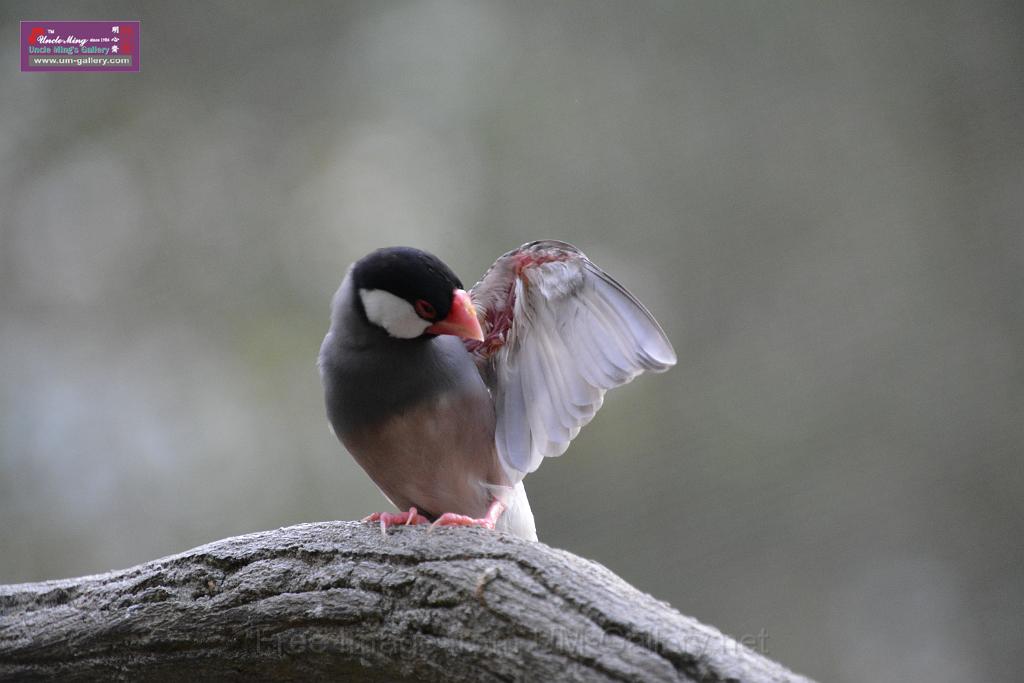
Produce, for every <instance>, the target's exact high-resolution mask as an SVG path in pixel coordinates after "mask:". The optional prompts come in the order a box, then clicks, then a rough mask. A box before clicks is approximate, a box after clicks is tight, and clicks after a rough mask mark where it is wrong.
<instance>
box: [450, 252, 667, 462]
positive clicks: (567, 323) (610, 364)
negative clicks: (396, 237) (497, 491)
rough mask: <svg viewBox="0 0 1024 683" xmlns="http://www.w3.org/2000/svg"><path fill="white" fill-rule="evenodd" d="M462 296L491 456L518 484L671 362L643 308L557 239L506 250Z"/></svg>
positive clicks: (662, 336) (660, 334)
mask: <svg viewBox="0 0 1024 683" xmlns="http://www.w3.org/2000/svg"><path fill="white" fill-rule="evenodd" d="M470 295H471V296H472V298H473V303H474V305H475V306H476V307H477V312H478V314H479V315H480V318H481V327H482V328H483V330H484V340H483V341H482V342H477V341H472V340H470V341H467V342H466V348H467V349H468V350H469V351H470V352H471V353H472V354H473V355H474V356H475V359H476V362H477V367H478V368H479V369H480V371H481V374H482V375H483V377H484V379H485V380H486V381H487V383H488V386H489V387H490V388H491V391H492V393H493V395H494V403H495V409H496V412H497V425H496V427H495V437H494V439H495V444H496V446H497V450H498V454H499V455H500V456H501V460H502V463H503V464H504V465H505V466H506V468H510V469H511V470H514V472H510V475H513V476H515V475H518V478H519V479H521V478H522V477H523V476H525V475H526V474H527V473H529V472H532V471H534V470H535V469H537V468H538V467H539V466H540V463H541V461H542V460H543V459H544V457H553V456H558V455H561V454H562V453H564V452H565V450H566V448H568V447H569V442H570V441H572V440H573V439H574V438H575V437H576V435H577V434H578V433H579V431H580V428H581V427H583V425H585V424H587V423H588V422H590V420H591V419H592V418H593V417H594V414H595V413H597V411H598V409H599V408H600V407H601V403H602V402H603V401H604V393H605V391H607V390H608V389H611V388H612V387H617V386H619V385H621V384H625V383H626V382H629V381H630V380H632V379H633V378H634V377H636V376H637V375H639V374H640V373H641V372H643V371H644V370H650V371H653V372H661V371H664V370H667V369H668V368H670V367H671V366H672V365H674V364H675V362H676V354H675V351H674V350H673V349H672V344H671V343H670V342H669V340H668V338H667V337H666V336H665V333H664V332H663V331H662V329H661V326H659V325H658V323H657V321H655V319H654V317H653V316H652V315H651V314H650V313H649V312H648V311H647V309H646V308H644V306H643V304H641V303H640V302H639V301H637V300H636V298H635V297H634V296H633V295H632V294H630V293H629V292H628V291H626V288H625V287H623V286H622V285H620V284H619V283H618V282H616V281H615V280H613V279H612V278H611V276H609V275H608V274H607V273H605V272H604V271H603V270H601V269H600V268H598V267H597V266H596V265H594V263H592V262H591V261H590V259H588V258H587V257H586V256H585V255H584V254H583V252H581V251H580V250H578V249H577V248H576V247H574V246H572V245H571V244H567V243H565V242H557V241H554V240H545V241H541V242H531V243H529V244H525V245H523V246H522V247H520V248H519V249H516V250H514V251H510V252H508V253H507V254H505V255H504V256H502V257H501V258H499V259H498V260H497V261H496V262H495V264H494V265H493V266H491V268H490V270H488V271H487V273H485V274H484V277H483V279H482V280H480V282H478V283H477V284H476V285H475V286H474V287H473V289H472V291H471V292H470Z"/></svg>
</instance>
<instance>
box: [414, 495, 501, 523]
mask: <svg viewBox="0 0 1024 683" xmlns="http://www.w3.org/2000/svg"><path fill="white" fill-rule="evenodd" d="M504 511H505V505H504V503H502V502H501V501H500V500H495V501H493V502H492V503H491V506H490V507H489V508H487V514H486V515H485V516H483V517H480V518H479V519H478V518H475V517H468V516H466V515H460V514H458V513H456V512H446V513H444V514H443V515H441V516H440V517H438V518H437V520H436V521H435V522H434V523H433V524H431V525H430V531H433V530H434V529H436V528H437V527H439V526H482V527H483V528H485V529H494V525H495V523H496V522H497V521H498V517H501V513H502V512H504Z"/></svg>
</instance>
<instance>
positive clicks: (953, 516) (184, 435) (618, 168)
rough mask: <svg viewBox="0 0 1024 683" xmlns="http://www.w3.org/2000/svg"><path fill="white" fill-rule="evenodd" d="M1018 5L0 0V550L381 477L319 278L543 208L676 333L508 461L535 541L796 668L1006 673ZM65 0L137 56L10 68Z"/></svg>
mask: <svg viewBox="0 0 1024 683" xmlns="http://www.w3.org/2000/svg"><path fill="white" fill-rule="evenodd" d="M1022 7H1024V6H1022V5H1021V4H1019V3H1005V4H986V3H950V2H924V1H922V2H916V3H915V2H908V3H898V4H894V3H874V4H861V3H858V4H848V3H835V4H823V3H817V2H783V3H760V2H735V1H730V2H722V3H711V2H708V3H695V2H640V3H632V2H617V3H613V2H558V3H546V2H522V3H520V2H516V3H512V2H503V3H495V2H469V1H466V2H416V3H405V2H402V3H398V2H387V3H379V2H363V3H352V2H345V3H327V2H322V3H312V2H307V3H301V2H291V3H251V2H246V3H242V2H238V3H220V4H207V3H195V4H193V3H184V2H180V3H162V4H158V3H141V4H140V3H117V2H82V3H75V4H74V5H73V6H72V5H70V4H67V3H50V2H31V3H28V2H24V3H19V2H4V3H3V4H2V5H0V36H3V37H4V39H3V41H2V44H0V207H2V211H0V376H2V383H0V582H5V583H9V582H20V581H34V580H40V579H46V578H55V577H64V576H71V575H77V574H84V573H89V572H98V571H102V570H106V569H110V568H117V567H124V566H128V565H131V564H134V563H137V562H141V561H144V560H148V559H152V558H155V557H158V556H161V555H165V554H169V553H173V552H176V551H180V550H184V549H186V548H189V547H191V546H195V545H198V544H200V543H203V542H206V541H209V540H213V539H217V538H220V537H224V536H229V535H233V534H239V533H242V532H248V531H255V530H260V529H266V528H274V527H277V526H281V525H287V524H292V523H296V522H302V521H312V520H321V519H351V518H356V517H360V516H362V515H364V514H366V513H368V512H370V511H373V510H375V509H381V508H382V506H383V505H384V501H383V500H382V499H381V497H380V496H379V494H378V493H377V491H376V489H375V488H374V487H373V485H372V484H371V483H370V481H369V480H368V479H367V478H366V476H365V475H364V474H363V473H362V472H361V470H359V469H358V467H357V466H356V465H355V464H354V463H353V461H352V460H351V459H350V458H349V457H348V456H347V455H346V454H345V453H344V452H343V451H342V449H341V447H340V446H339V445H338V444H337V443H336V442H335V441H334V439H333V438H332V437H331V435H330V434H329V432H328V430H327V425H326V421H325V419H324V417H323V408H322V403H321V400H322V399H321V392H320V385H319V379H318V376H317V372H316V367H315V359H316V354H317V349H318V345H319V343H320V339H321V337H322V335H323V333H324V332H325V330H326V327H327V315H328V304H329V301H330V297H331V294H332V293H333V291H334V289H335V288H336V287H337V285H338V282H339V281H340V279H341V277H342V275H343V273H344V270H345V268H346V267H347V266H348V264H349V263H350V262H351V261H353V260H354V259H356V258H358V257H359V256H361V255H363V254H364V253H365V252H367V251H369V250H370V249H372V248H374V247H377V246H381V245H389V244H408V245H414V246H418V247H421V248H425V249H428V250H430V251H433V252H435V253H437V254H438V255H439V256H441V257H442V258H443V259H444V260H446V261H447V262H448V263H449V264H450V265H451V266H452V267H453V268H454V269H455V270H456V271H457V272H458V273H460V274H461V275H462V276H463V279H464V280H466V282H467V284H469V283H472V282H474V281H475V280H476V278H477V277H478V276H479V275H480V274H482V273H483V271H484V270H485V269H486V268H487V266H488V265H490V263H491V262H492V261H493V259H494V258H495V257H497V256H498V255H499V254H501V253H502V252H504V251H506V250H507V249H510V248H513V247H515V246H518V245H519V244H521V243H523V242H525V241H528V240H530V239H535V238H543V237H552V238H559V239H564V240H568V241H570V242H573V243H575V244H577V245H578V246H580V247H581V248H582V249H583V250H584V251H586V252H587V253H588V254H589V255H590V256H591V258H593V259H594V260H595V261H596V262H598V263H599V264H601V265H603V266H604V267H605V268H606V269H608V270H609V271H610V272H611V273H612V274H614V275H615V276H616V277H618V278H619V279H620V280H621V281H622V282H623V283H624V284H626V286H627V287H629V288H630V289H632V290H633V292H635V293H636V294H637V295H638V296H639V298H640V299H641V300H643V301H644V302H645V303H647V304H648V305H649V307H650V308H651V310H652V311H653V312H654V313H655V315H656V316H657V317H658V318H659V319H660V321H661V322H662V324H663V326H664V327H665V329H666V331H667V332H668V334H669V336H670V337H671V339H672V340H673V341H674V343H675V345H676V348H677V350H678V352H679V357H680V363H679V365H678V366H677V367H676V368H675V369H674V370H672V371H671V372H670V373H668V374H665V375H659V376H645V377H642V378H640V379H638V380H637V381H636V382H634V383H633V384H631V385H629V386H627V387H625V388H623V389H620V390H617V391H614V392H612V393H611V394H610V395H609V396H608V400H607V402H606V403H605V408H604V409H603V410H602V412H601V413H600V415H599V416H598V418H597V419H596V420H595V421H594V422H593V423H592V424H591V425H590V426H589V427H587V428H586V429H585V430H584V431H583V433H582V434H581V435H580V437H579V438H578V439H577V440H576V442H575V443H574V445H573V447H572V448H571V449H570V451H569V454H567V455H566V456H565V457H563V458H560V459H557V460H552V461H549V462H547V463H546V464H545V465H544V467H542V468H541V470H540V471H539V472H537V473H536V474H534V475H532V476H531V477H530V478H529V479H528V480H527V487H528V490H529V491H530V495H531V499H532V501H533V508H534V511H535V513H536V516H537V521H538V527H539V530H540V534H541V538H542V539H543V540H544V541H546V542H547V543H549V544H552V545H555V546H559V547H563V548H567V549H569V550H572V551H574V552H576V553H579V554H581V555H584V556H586V557H589V558H593V559H595V560H597V561H599V562H601V563H603V564H605V565H607V566H608V567H610V568H611V569H613V570H614V571H616V572H618V573H619V574H621V575H622V576H623V577H625V578H626V579H627V580H629V581H631V582H633V583H635V584H636V585H637V586H639V587H641V588H642V589H644V590H647V591H649V592H651V593H653V594H654V595H656V596H658V597H660V598H663V599H665V600H668V601H670V602H671V603H672V604H673V605H675V606H676V607H677V608H679V609H680V610H681V611H683V612H685V613H687V614H690V615H693V616H696V617H698V618H699V619H701V620H703V621H705V622H708V623H711V624H714V625H716V626H718V627H719V628H721V629H722V630H724V631H725V632H727V633H729V634H731V635H733V636H735V637H742V636H744V635H756V634H758V633H761V632H762V631H763V632H764V633H766V634H767V636H768V638H767V641H766V643H765V644H766V649H767V652H768V654H769V655H770V656H772V657H774V658H777V659H779V660H780V661H782V662H783V663H785V664H786V665H788V666H790V667H792V668H794V669H796V670H798V671H800V672H802V673H805V674H808V675H810V676H814V677H817V678H820V679H822V680H829V681H851V682H852V681H866V680H899V681H910V680H928V681H932V682H936V681H966V680H979V681H980V680H985V681H1001V680H1002V681H1010V680H1015V679H1017V676H1019V665H1020V635H1021V633H1022V632H1024V618H1022V612H1024V543H1022V540H1021V538H1022V533H1024V528H1022V526H1024V524H1022V522H1024V495H1022V494H1024V467H1022V456H1024V353H1022V347H1024V324H1022V321H1024V303H1022V302H1024V297H1022V295H1024V228H1022V218H1024V133H1022V131H1024V127H1022V125H1021V124H1022V114H1024V107H1022V103H1024V102H1022V101H1024V59H1022V57H1024V41H1022V35H1024V16H1022V14H1024V10H1022ZM88 18H96V19H100V18H102V19H117V18H123V19H141V20H142V22H143V23H142V27H143V28H142V41H141V42H142V72H141V73H139V74H94V73H93V74H22V73H19V70H18V68H19V67H18V63H19V60H18V49H17V44H16V36H17V31H18V25H17V22H18V20H21V19H88ZM1018 680H1019V679H1018Z"/></svg>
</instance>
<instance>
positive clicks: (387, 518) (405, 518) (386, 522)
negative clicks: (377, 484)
mask: <svg viewBox="0 0 1024 683" xmlns="http://www.w3.org/2000/svg"><path fill="white" fill-rule="evenodd" d="M363 521H364V522H380V532H381V533H382V534H384V535H385V536H387V535H388V532H387V528H388V527H389V526H409V525H410V524H428V523H429V522H430V520H429V519H427V518H426V517H424V516H423V515H421V514H419V513H417V512H416V508H414V507H411V508H409V511H408V512H374V513H373V514H372V515H370V516H368V517H363Z"/></svg>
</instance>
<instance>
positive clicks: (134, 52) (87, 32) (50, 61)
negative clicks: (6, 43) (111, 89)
mask: <svg viewBox="0 0 1024 683" xmlns="http://www.w3.org/2000/svg"><path fill="white" fill-rule="evenodd" d="M140 37H141V22H138V21H23V22H21V70H22V71H138V70H139V67H140V65H141V60H140V53H139V39H140Z"/></svg>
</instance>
